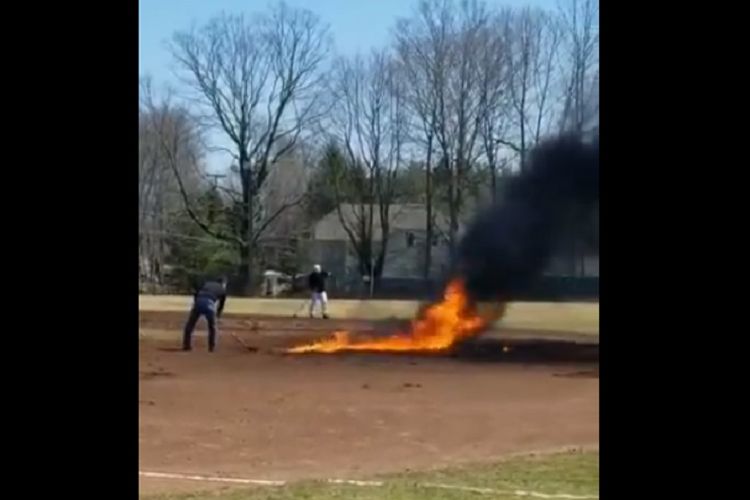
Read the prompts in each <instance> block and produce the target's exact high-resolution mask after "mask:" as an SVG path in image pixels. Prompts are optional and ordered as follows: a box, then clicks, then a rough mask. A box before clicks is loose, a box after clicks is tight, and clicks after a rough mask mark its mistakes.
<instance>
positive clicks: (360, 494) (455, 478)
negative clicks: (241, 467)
mask: <svg viewBox="0 0 750 500" xmlns="http://www.w3.org/2000/svg"><path fill="white" fill-rule="evenodd" d="M373 479H374V480H382V481H384V482H385V484H384V485H383V486H351V485H332V484H327V483H321V482H314V481H303V482H299V483H293V484H289V485H286V486H278V487H258V488H251V489H242V488H233V489H228V490H224V491H218V492H216V491H214V492H210V493H193V494H187V495H186V494H180V495H156V496H142V497H141V498H143V499H144V500H208V499H212V500H289V499H308V500H332V499H340V500H386V499H390V500H433V499H434V500H454V499H455V500H458V499H466V498H493V499H498V500H515V499H518V498H527V497H520V496H517V495H513V494H512V493H511V492H512V491H514V490H524V491H535V492H539V493H546V494H560V493H565V494H569V495H582V496H596V495H598V491H599V453H598V452H595V451H591V452H567V453H558V454H554V455H542V456H532V457H522V458H513V459H509V460H506V461H503V462H499V463H494V464H482V465H474V466H463V467H457V468H452V469H445V470H438V471H430V472H410V473H403V474H394V475H387V476H380V477H375V478H373ZM429 483H432V484H444V485H452V486H468V487H475V488H476V487H479V488H490V489H492V490H496V491H492V492H488V493H487V494H480V493H477V492H472V491H458V490H448V489H441V488H437V487H431V486H429ZM502 492H508V493H502Z"/></svg>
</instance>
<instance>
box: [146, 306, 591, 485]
mask: <svg viewBox="0 0 750 500" xmlns="http://www.w3.org/2000/svg"><path fill="white" fill-rule="evenodd" d="M183 320H184V317H183V315H174V314H167V313H165V314H160V313H149V314H148V315H142V317H141V327H142V328H143V329H157V328H158V329H161V330H164V331H169V332H170V335H171V338H165V337H153V338H143V339H142V340H141V342H140V353H139V355H140V396H139V406H140V409H139V414H140V423H139V426H140V437H139V442H140V460H139V461H140V469H141V470H144V471H158V472H179V473H188V474H189V473H193V474H203V475H219V476H234V477H244V478H255V479H285V480H290V479H302V478H325V477H361V476H367V475H372V474H377V473H383V472H397V471H404V470H407V469H428V468H436V467H444V466H449V465H454V464H457V463H462V462H472V461H483V460H488V459H495V458H499V457H502V456H505V455H508V454H512V453H517V452H524V451H535V450H544V449H550V448H559V447H566V446H596V444H597V443H598V439H599V380H598V376H599V368H598V346H596V345H583V344H574V343H570V342H565V343H563V342H549V341H546V342H540V341H534V342H528V341H526V342H523V341H518V340H511V341H508V340H503V339H499V338H494V337H491V338H485V339H482V340H481V341H477V342H472V343H469V344H466V345H464V346H461V347H460V348H458V349H456V350H455V352H453V353H451V354H450V355H444V356H422V357H420V356H413V355H371V354H357V355H354V354H343V355H303V356H290V355H279V354H278V353H275V352H274V348H277V347H281V346H287V345H291V344H293V343H295V342H297V341H300V340H301V339H303V338H304V339H308V340H309V339H312V338H316V337H320V336H324V335H325V334H326V333H327V332H329V331H330V330H331V329H333V328H335V327H339V326H342V325H341V324H337V325H334V324H332V323H331V322H322V321H317V322H316V321H312V322H311V321H310V320H294V321H291V320H286V321H285V322H284V321H282V320H257V319H250V318H228V319H225V320H223V324H222V331H221V337H220V343H219V348H218V351H217V352H216V353H214V354H208V353H207V352H205V336H204V335H203V334H202V332H201V331H200V330H202V329H203V328H204V325H203V324H202V323H200V324H199V326H198V331H197V332H196V338H195V341H194V350H193V352H191V353H182V352H179V351H176V350H175V348H176V347H178V346H179V328H180V327H181V326H182V325H181V323H182V321H183ZM269 321H270V323H269ZM344 326H347V327H352V324H349V323H348V324H346V325H344ZM354 326H357V325H354ZM393 326H394V325H393V324H378V325H369V326H367V325H360V327H359V328H355V329H358V330H360V331H365V330H366V331H370V332H372V331H376V332H377V331H381V330H386V329H388V328H392V327H393ZM241 344H242V345H241ZM503 346H508V347H509V349H506V350H505V351H506V352H504V350H503V348H502V347H503ZM247 347H251V349H247ZM206 487H207V485H206V483H190V482H180V481H172V480H155V479H144V478H141V483H140V489H141V492H142V493H150V492H156V491H186V490H187V491H189V490H197V489H206Z"/></svg>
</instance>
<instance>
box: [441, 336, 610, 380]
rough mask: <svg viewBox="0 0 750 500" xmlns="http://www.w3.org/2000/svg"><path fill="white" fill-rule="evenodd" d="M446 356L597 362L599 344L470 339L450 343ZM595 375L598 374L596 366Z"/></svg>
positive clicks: (506, 360)
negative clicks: (450, 350)
mask: <svg viewBox="0 0 750 500" xmlns="http://www.w3.org/2000/svg"><path fill="white" fill-rule="evenodd" d="M450 356H451V357H452V358H454V359H457V360H460V361H469V362H501V363H539V364H554V363H561V364H567V363H572V364H575V363H598V362H599V345H598V344H578V343H574V342H562V341H549V340H538V341H535V340H523V341H508V340H498V339H471V340H467V341H465V342H462V343H461V344H459V345H457V346H456V347H454V349H453V351H452V352H451V354H450ZM560 376H563V375H560ZM596 376H597V377H598V376H599V370H598V368H597V369H596Z"/></svg>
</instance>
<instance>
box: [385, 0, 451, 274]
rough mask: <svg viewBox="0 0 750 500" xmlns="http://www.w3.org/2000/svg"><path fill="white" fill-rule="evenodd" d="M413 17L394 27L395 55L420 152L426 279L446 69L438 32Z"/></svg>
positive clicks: (414, 140)
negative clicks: (423, 178)
mask: <svg viewBox="0 0 750 500" xmlns="http://www.w3.org/2000/svg"><path fill="white" fill-rule="evenodd" d="M431 8H432V7H431V5H430V4H429V3H427V2H423V3H421V4H419V10H418V12H420V11H421V12H424V13H425V15H426V17H427V18H428V19H430V18H431V16H430V9H431ZM424 21H425V17H424V16H419V15H417V16H416V17H415V18H411V19H401V20H399V21H398V23H397V25H396V30H395V32H394V34H395V47H396V56H397V58H398V62H399V64H400V67H401V74H402V75H403V78H404V83H405V85H404V94H405V104H406V106H407V111H408V112H409V113H410V114H411V115H412V116H413V119H412V120H411V121H410V124H411V127H410V138H411V143H412V145H415V146H416V148H415V149H416V151H417V152H420V153H421V152H423V153H424V155H425V162H424V176H425V182H424V203H425V212H426V220H425V245H424V251H425V255H424V260H423V267H422V275H423V276H424V277H425V278H428V277H429V276H430V272H431V269H432V241H433V239H434V238H435V236H434V226H435V218H434V215H433V201H434V189H433V153H434V151H435V146H436V143H435V131H436V127H437V113H438V109H439V108H438V107H439V103H440V101H439V96H440V90H441V87H440V85H442V83H439V82H442V81H443V79H444V75H443V72H444V71H445V68H446V65H447V63H446V61H445V59H446V58H447V50H446V49H447V40H446V39H445V37H441V36H440V32H439V30H435V31H433V30H431V29H430V28H431V27H432V25H431V23H425V22H424ZM431 42H432V43H431Z"/></svg>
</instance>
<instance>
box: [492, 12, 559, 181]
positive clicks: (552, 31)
mask: <svg viewBox="0 0 750 500" xmlns="http://www.w3.org/2000/svg"><path fill="white" fill-rule="evenodd" d="M507 29H508V33H507V35H506V36H507V37H508V39H509V40H510V43H511V49H512V50H511V57H510V68H509V78H510V85H509V92H510V97H511V103H512V107H513V111H514V118H515V119H514V125H515V132H514V133H513V134H512V135H513V137H512V138H510V139H503V140H500V141H499V142H500V144H503V145H505V146H507V147H509V148H510V149H511V150H513V151H514V152H515V153H517V154H518V156H519V165H520V168H521V169H523V168H524V166H525V164H526V156H527V153H528V151H529V149H531V148H532V147H533V146H534V145H535V144H536V143H537V142H538V141H539V139H540V138H541V137H542V135H543V134H545V132H547V131H548V130H549V128H550V125H551V118H550V111H551V109H552V108H551V103H550V96H551V93H552V92H553V90H554V76H555V61H556V59H557V53H558V48H559V46H560V40H561V34H560V29H559V25H558V23H557V22H556V19H555V18H554V17H553V16H551V15H550V14H549V13H547V12H545V11H543V10H540V9H531V8H525V9H522V10H521V11H519V12H515V13H514V15H513V16H511V18H510V22H509V23H508V25H507Z"/></svg>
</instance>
